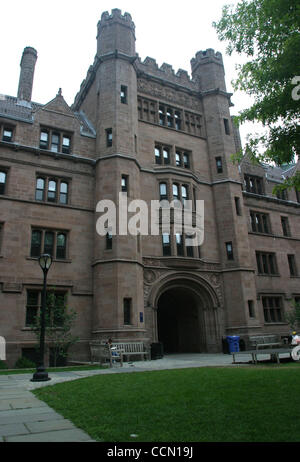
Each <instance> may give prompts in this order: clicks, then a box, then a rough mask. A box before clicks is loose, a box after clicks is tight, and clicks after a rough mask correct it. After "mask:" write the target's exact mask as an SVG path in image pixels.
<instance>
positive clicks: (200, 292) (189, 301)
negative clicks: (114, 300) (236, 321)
mask: <svg viewBox="0 0 300 462" xmlns="http://www.w3.org/2000/svg"><path fill="white" fill-rule="evenodd" d="M151 298H152V303H151V305H152V307H153V309H154V330H155V335H154V337H155V339H156V341H159V342H162V343H163V346H164V351H165V352H167V353H187V352H189V353H192V352H193V353H201V352H211V353H212V352H220V351H222V341H221V336H220V332H221V330H222V329H221V326H220V322H221V320H220V309H219V306H218V305H219V303H218V298H217V295H216V293H215V291H214V290H213V288H212V287H211V286H210V284H209V283H208V282H207V281H206V280H204V279H203V278H200V277H197V276H194V275H191V276H190V277H189V276H187V275H186V274H184V275H183V274H177V275H172V276H169V277H166V278H164V279H163V280H160V281H159V282H158V283H157V285H156V287H155V288H153V291H152V294H151ZM151 298H150V299H151Z"/></svg>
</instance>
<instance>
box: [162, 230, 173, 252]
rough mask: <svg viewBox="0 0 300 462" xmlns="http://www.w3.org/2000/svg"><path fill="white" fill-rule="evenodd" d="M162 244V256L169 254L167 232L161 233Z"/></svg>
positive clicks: (169, 244)
mask: <svg viewBox="0 0 300 462" xmlns="http://www.w3.org/2000/svg"><path fill="white" fill-rule="evenodd" d="M162 244H163V255H164V256H169V255H171V240H170V234H168V233H163V234H162Z"/></svg>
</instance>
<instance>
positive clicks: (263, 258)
mask: <svg viewBox="0 0 300 462" xmlns="http://www.w3.org/2000/svg"><path fill="white" fill-rule="evenodd" d="M256 262H257V271H258V274H270V275H278V270H277V263H276V256H275V254H274V253H266V252H256Z"/></svg>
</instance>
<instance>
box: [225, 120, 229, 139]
mask: <svg viewBox="0 0 300 462" xmlns="http://www.w3.org/2000/svg"><path fill="white" fill-rule="evenodd" d="M224 129H225V133H226V135H230V128H229V120H228V119H224Z"/></svg>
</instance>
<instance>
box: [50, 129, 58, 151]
mask: <svg viewBox="0 0 300 462" xmlns="http://www.w3.org/2000/svg"><path fill="white" fill-rule="evenodd" d="M59 147H60V134H59V133H57V132H54V133H52V135H51V147H50V150H51V151H52V152H59Z"/></svg>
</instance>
